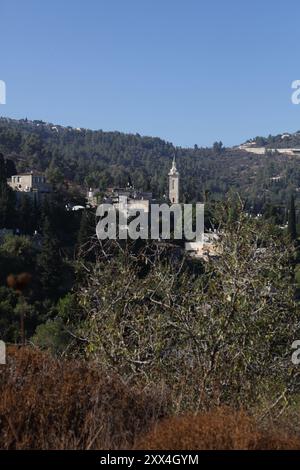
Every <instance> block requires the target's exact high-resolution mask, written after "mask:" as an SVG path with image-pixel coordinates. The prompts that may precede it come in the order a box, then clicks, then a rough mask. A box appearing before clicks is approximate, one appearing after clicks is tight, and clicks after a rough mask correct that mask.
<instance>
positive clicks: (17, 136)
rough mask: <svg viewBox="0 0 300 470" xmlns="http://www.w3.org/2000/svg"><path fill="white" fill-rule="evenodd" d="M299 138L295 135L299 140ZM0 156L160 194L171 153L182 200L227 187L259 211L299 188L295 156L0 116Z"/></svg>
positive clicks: (20, 165) (26, 166) (62, 176)
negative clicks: (191, 145)
mask: <svg viewBox="0 0 300 470" xmlns="http://www.w3.org/2000/svg"><path fill="white" fill-rule="evenodd" d="M299 140H300V136H299ZM0 152H2V153H3V154H4V156H5V158H6V159H8V160H11V161H13V162H14V163H15V165H16V167H17V170H18V171H25V170H26V171H28V170H40V171H45V172H46V174H47V177H48V179H49V180H50V181H52V182H54V183H60V182H62V181H63V180H67V181H71V182H74V183H76V184H79V185H80V186H81V187H82V188H83V189H84V190H85V189H86V188H87V187H90V186H92V187H94V188H100V190H105V189H106V187H107V186H111V185H116V186H118V185H126V184H127V182H128V180H129V179H130V180H131V181H132V182H133V184H134V185H135V186H136V187H137V188H144V189H145V190H152V191H153V192H154V194H155V195H157V196H162V195H163V194H164V193H166V191H167V184H168V182H167V174H168V171H169V169H170V165H171V160H172V158H173V155H174V153H175V154H176V158H177V165H178V168H179V171H180V175H181V191H182V200H188V201H192V200H200V201H201V200H203V199H204V197H205V195H206V196H207V195H208V194H209V195H210V197H211V198H216V199H220V198H222V197H224V195H225V194H226V193H227V192H228V191H229V190H230V189H234V190H237V191H239V192H240V194H241V195H242V196H243V197H245V198H246V199H247V201H248V202H249V206H253V207H254V210H256V211H261V210H263V209H264V207H265V206H266V205H268V204H269V203H270V202H271V203H272V204H276V205H282V206H284V205H286V202H287V200H288V199H289V197H290V193H291V192H297V191H298V190H299V189H298V188H300V164H299V160H298V158H297V157H293V158H288V157H286V156H283V155H272V156H270V155H266V156H261V155H254V154H249V153H247V152H244V151H242V150H240V149H237V148H233V149H230V148H224V147H223V146H222V144H221V143H215V144H214V146H213V147H212V148H200V147H197V146H195V147H194V148H180V147H174V146H173V145H172V144H171V143H169V142H165V141H164V140H162V139H159V138H153V137H142V136H140V135H139V134H124V133H121V132H104V131H101V130H98V131H92V130H89V129H74V128H71V127H63V126H59V125H54V124H49V123H44V122H43V121H28V120H27V119H25V120H12V119H7V118H0Z"/></svg>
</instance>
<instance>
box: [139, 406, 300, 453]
mask: <svg viewBox="0 0 300 470" xmlns="http://www.w3.org/2000/svg"><path fill="white" fill-rule="evenodd" d="M135 447H136V448H137V449H149V450H150V449H156V450H164V449H168V450H180V449H181V450H219V449H221V450H279V449H283V450H286V449H300V439H297V438H293V437H291V436H287V435H284V434H280V433H279V432H278V431H275V429H274V430H272V431H266V430H263V429H260V428H259V426H258V425H257V423H256V422H255V421H254V420H253V419H251V418H250V417H249V416H248V415H247V414H245V413H244V412H242V411H239V412H235V411H232V410H229V409H227V408H220V409H215V410H212V411H210V412H207V413H202V414H199V415H197V416H192V415H185V416H178V417H171V418H168V419H165V420H163V421H162V422H160V423H158V424H157V425H155V427H154V429H153V430H152V431H150V433H148V434H147V435H146V436H144V437H143V438H141V439H140V440H139V441H138V442H137V444H136V446H135Z"/></svg>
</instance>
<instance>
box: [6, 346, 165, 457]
mask: <svg viewBox="0 0 300 470" xmlns="http://www.w3.org/2000/svg"><path fill="white" fill-rule="evenodd" d="M0 396H1V401H0V448H1V449H95V448H98V449H116V448H126V447H129V446H132V443H133V441H134V439H135V438H136V436H137V435H138V434H140V433H141V432H144V431H145V430H146V429H147V430H148V429H149V427H150V426H151V425H153V424H154V422H156V421H157V420H158V419H160V418H161V417H163V416H164V415H165V414H166V406H167V405H166V402H167V400H166V398H165V393H164V391H163V390H155V389H154V388H153V387H152V388H151V390H150V389H149V390H147V389H146V390H145V389H143V390H139V389H137V388H136V387H135V388H132V387H129V386H127V385H125V384H124V383H123V382H122V381H121V380H120V379H118V378H117V377H115V376H113V375H112V376H108V375H107V374H103V373H102V371H101V370H100V369H99V368H97V367H96V366H92V365H88V364H87V363H85V362H79V361H78V362H77V361H62V360H60V361H58V360H55V359H53V358H52V357H50V356H49V355H47V354H44V353H41V352H39V351H34V350H32V349H30V348H25V349H19V350H18V349H10V350H9V352H8V364H7V365H6V366H0Z"/></svg>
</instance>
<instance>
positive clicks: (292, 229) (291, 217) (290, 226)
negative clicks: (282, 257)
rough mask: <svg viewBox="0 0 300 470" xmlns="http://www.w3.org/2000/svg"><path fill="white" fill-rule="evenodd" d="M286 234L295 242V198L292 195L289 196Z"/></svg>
mask: <svg viewBox="0 0 300 470" xmlns="http://www.w3.org/2000/svg"><path fill="white" fill-rule="evenodd" d="M288 234H289V236H290V239H291V240H296V238H297V226H296V209H295V198H294V196H293V195H292V196H291V201H290V207H289V217H288Z"/></svg>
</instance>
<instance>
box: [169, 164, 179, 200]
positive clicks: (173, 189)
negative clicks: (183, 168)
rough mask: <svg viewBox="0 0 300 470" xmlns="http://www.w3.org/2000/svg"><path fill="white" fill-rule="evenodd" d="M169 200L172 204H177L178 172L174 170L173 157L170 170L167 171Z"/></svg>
mask: <svg viewBox="0 0 300 470" xmlns="http://www.w3.org/2000/svg"><path fill="white" fill-rule="evenodd" d="M168 176H169V200H170V202H171V203H172V204H178V203H179V172H178V171H177V168H176V161H175V157H174V158H173V163H172V168H171V170H170V171H169V175H168Z"/></svg>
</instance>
